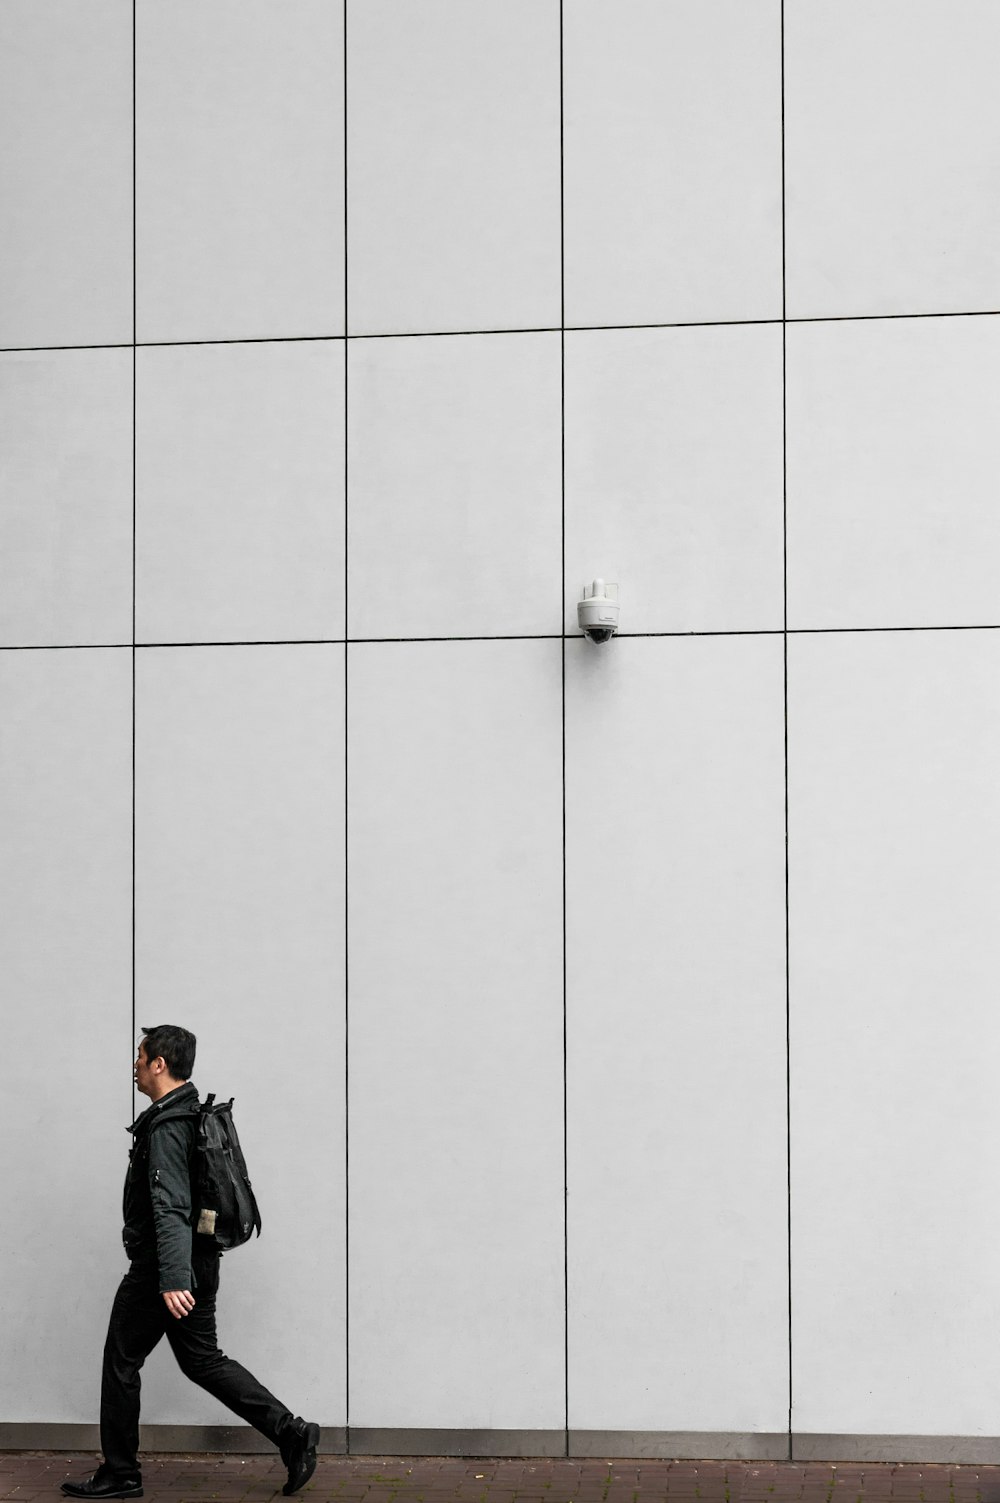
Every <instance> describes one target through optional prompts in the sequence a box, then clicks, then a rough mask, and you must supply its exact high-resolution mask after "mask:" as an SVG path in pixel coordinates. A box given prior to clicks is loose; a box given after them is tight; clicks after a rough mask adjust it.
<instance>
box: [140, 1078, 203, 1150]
mask: <svg viewBox="0 0 1000 1503" xmlns="http://www.w3.org/2000/svg"><path fill="white" fill-rule="evenodd" d="M197 1103H198V1087H197V1086H196V1085H195V1083H194V1081H192V1080H188V1081H185V1083H184V1084H183V1085H182V1086H175V1088H174V1089H173V1090H172V1091H168V1092H167V1094H166V1095H165V1096H161V1097H160V1099H159V1101H154V1102H152V1103H151V1104H150V1105H149V1106H147V1108H146V1110H145V1111H144V1112H140V1113H139V1115H138V1117H136V1119H135V1121H134V1122H133V1123H132V1125H131V1126H130V1127H127V1128H126V1129H125V1131H126V1132H130V1133H131V1134H132V1136H133V1137H135V1138H137V1137H138V1136H139V1134H140V1133H142V1132H146V1131H147V1130H148V1128H149V1127H150V1125H151V1123H152V1120H153V1118H154V1117H155V1116H158V1115H159V1114H160V1113H161V1112H163V1111H164V1110H165V1109H166V1108H168V1107H169V1108H170V1115H171V1116H173V1115H174V1111H173V1109H174V1108H175V1107H179V1108H180V1110H181V1112H187V1111H190V1109H191V1107H192V1106H196V1105H197Z"/></svg>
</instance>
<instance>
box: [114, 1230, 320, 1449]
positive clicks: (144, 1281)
mask: <svg viewBox="0 0 1000 1503" xmlns="http://www.w3.org/2000/svg"><path fill="white" fill-rule="evenodd" d="M195 1282H196V1284H197V1288H196V1289H195V1291H194V1295H195V1306H194V1309H193V1310H192V1311H191V1314H190V1315H185V1316H184V1317H183V1319H182V1320H178V1319H177V1318H176V1317H175V1316H173V1315H171V1313H170V1311H169V1310H168V1309H167V1307H166V1305H165V1304H164V1302H163V1296H162V1295H161V1294H160V1292H159V1280H158V1278H157V1274H156V1269H155V1266H154V1267H153V1268H152V1269H143V1268H140V1267H139V1266H137V1265H136V1264H133V1265H132V1267H131V1268H130V1269H129V1272H128V1273H127V1274H126V1275H125V1277H124V1278H123V1279H122V1281H121V1284H120V1285H119V1288H118V1293H117V1294H116V1295H115V1302H114V1304H113V1305H112V1307H111V1320H110V1321H109V1323H108V1339H107V1341H106V1342H105V1344H104V1368H103V1371H102V1374H101V1448H102V1449H103V1451H104V1460H105V1463H106V1465H107V1467H108V1469H109V1471H111V1472H112V1473H113V1474H114V1475H115V1476H118V1477H137V1476H138V1475H139V1455H138V1452H139V1389H140V1379H139V1370H140V1368H141V1367H142V1364H143V1363H144V1362H145V1360H146V1358H147V1357H148V1356H149V1354H150V1352H151V1351H152V1350H153V1348H154V1346H155V1345H156V1343H157V1342H158V1341H159V1339H160V1337H161V1336H163V1335H164V1334H165V1335H166V1338H167V1340H168V1341H169V1342H170V1345H171V1347H172V1349H173V1353H174V1356H175V1357H176V1358H177V1361H178V1362H179V1364H180V1368H181V1372H182V1373H184V1375H185V1376H186V1377H188V1378H190V1379H191V1381H192V1382H194V1383H198V1384H199V1385H200V1386H201V1387H202V1388H205V1389H207V1390H208V1392H209V1393H211V1394H214V1395H215V1397H216V1398H217V1399H220V1400H221V1401H222V1403H223V1404H225V1405H227V1407H228V1408H230V1409H232V1410H233V1412H234V1413H235V1414H238V1415H239V1417H240V1419H242V1420H246V1422H247V1423H248V1424H250V1425H253V1426H254V1428H255V1429H257V1430H259V1431H260V1432H261V1433H262V1434H263V1435H266V1436H267V1438H268V1440H270V1441H271V1442H272V1443H273V1444H274V1445H277V1444H278V1442H279V1439H280V1436H281V1433H282V1431H283V1430H284V1428H285V1426H286V1425H287V1423H288V1421H289V1420H290V1419H291V1418H292V1414H291V1411H290V1410H289V1409H287V1408H286V1407H285V1405H284V1404H281V1403H279V1402H278V1400H277V1399H276V1398H275V1397H274V1394H273V1393H268V1391H267V1389H266V1388H264V1387H263V1386H262V1385H261V1384H260V1383H258V1382H257V1379H256V1378H255V1377H254V1376H253V1375H252V1374H251V1373H248V1372H247V1370H246V1368H245V1367H241V1366H240V1365H239V1363H238V1362H233V1361H232V1360H231V1358H229V1357H226V1356H224V1355H223V1353H222V1352H220V1351H219V1344H218V1340H217V1338H216V1334H215V1296H216V1293H217V1292H218V1288H219V1259H218V1258H217V1257H210V1258H205V1259H201V1258H199V1259H196V1261H195Z"/></svg>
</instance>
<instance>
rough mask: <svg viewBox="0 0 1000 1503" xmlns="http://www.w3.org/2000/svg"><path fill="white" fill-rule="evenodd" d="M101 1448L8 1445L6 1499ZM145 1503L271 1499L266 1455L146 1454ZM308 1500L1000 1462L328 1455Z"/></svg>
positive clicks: (505, 1498)
mask: <svg viewBox="0 0 1000 1503" xmlns="http://www.w3.org/2000/svg"><path fill="white" fill-rule="evenodd" d="M98 1459H99V1458H97V1457H95V1456H94V1455H93V1454H86V1455H70V1454H68V1453H66V1452H53V1451H19V1452H9V1453H0V1499H6V1500H11V1503H35V1500H38V1503H45V1500H48V1499H60V1498H61V1497H62V1495H61V1493H60V1492H59V1484H60V1482H62V1481H63V1480H64V1479H65V1478H66V1477H82V1476H86V1475H87V1474H88V1473H89V1472H91V1471H93V1469H94V1467H95V1465H96V1464H97V1460H98ZM143 1480H144V1487H145V1503H270V1500H271V1499H273V1498H275V1497H276V1496H277V1497H280V1496H281V1485H282V1483H283V1482H284V1480H285V1473H284V1469H283V1467H282V1466H281V1464H280V1462H279V1461H278V1459H277V1457H275V1458H274V1460H271V1459H270V1458H269V1457H267V1456H148V1457H147V1458H146V1459H145V1462H144V1467H143ZM300 1496H301V1497H302V1499H303V1503H661V1500H663V1503H669V1500H673V1503H678V1500H680V1503H791V1500H797V1503H890V1500H894V1503H1000V1466H931V1465H917V1464H912V1465H906V1466H901V1465H897V1464H894V1463H886V1462H882V1463H874V1464H873V1463H868V1464H865V1465H861V1464H846V1463H845V1464H843V1465H840V1464H838V1465H832V1464H831V1463H829V1462H759V1461H605V1460H580V1459H577V1460H573V1459H565V1460H563V1459H559V1460H551V1461H550V1460H532V1459H530V1458H529V1459H527V1460H519V1459H518V1460H507V1459H504V1460H497V1459H489V1460H487V1459H476V1458H474V1457H473V1458H467V1457H462V1458H457V1457H440V1456H429V1457H419V1456H406V1457H398V1456H363V1457H362V1456H321V1457H320V1460H319V1465H318V1467H317V1469H316V1475H315V1476H314V1477H313V1479H312V1481H311V1482H310V1483H309V1484H308V1485H307V1486H306V1487H305V1488H304V1489H303V1491H302V1493H301V1494H300Z"/></svg>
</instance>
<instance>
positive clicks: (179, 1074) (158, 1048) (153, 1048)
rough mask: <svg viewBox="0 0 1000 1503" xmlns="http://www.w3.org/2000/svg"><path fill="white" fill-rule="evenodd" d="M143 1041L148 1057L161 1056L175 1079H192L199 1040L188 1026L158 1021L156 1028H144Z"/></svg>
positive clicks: (157, 1057) (156, 1057) (150, 1058)
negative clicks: (190, 1031) (175, 1025)
mask: <svg viewBox="0 0 1000 1503" xmlns="http://www.w3.org/2000/svg"><path fill="white" fill-rule="evenodd" d="M142 1032H143V1040H142V1041H143V1043H144V1044H145V1046H146V1058H147V1059H149V1060H153V1059H159V1058H160V1057H161V1056H162V1058H163V1061H164V1063H165V1064H166V1067H167V1069H168V1070H169V1071H170V1073H171V1075H172V1076H173V1077H174V1079H175V1080H190V1079H191V1071H192V1070H193V1069H194V1051H195V1049H196V1048H197V1046H198V1040H197V1039H196V1038H195V1036H194V1034H193V1033H188V1031H187V1029H186V1028H175V1027H174V1026H173V1024H172V1023H157V1025H156V1027H155V1028H143V1030H142Z"/></svg>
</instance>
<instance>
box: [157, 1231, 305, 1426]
mask: <svg viewBox="0 0 1000 1503" xmlns="http://www.w3.org/2000/svg"><path fill="white" fill-rule="evenodd" d="M195 1276H196V1280H197V1284H198V1287H197V1289H196V1290H195V1291H194V1295H195V1305H194V1309H193V1310H192V1311H191V1313H190V1315H185V1316H184V1317H183V1319H181V1320H176V1319H175V1318H174V1316H172V1315H170V1314H169V1312H168V1313H167V1323H166V1332H167V1340H168V1341H169V1342H170V1345H171V1347H172V1348H173V1353H174V1356H175V1357H176V1358H177V1361H178V1363H179V1364H180V1368H181V1371H182V1372H183V1373H184V1375H185V1376H186V1377H188V1378H190V1379H191V1381H192V1382H193V1383H197V1384H199V1386H200V1387H202V1388H205V1389H207V1390H208V1392H209V1393H210V1394H213V1395H214V1397H215V1398H217V1399H219V1400H220V1402H221V1403H223V1404H225V1405H226V1407H227V1408H228V1409H231V1410H232V1411H233V1413H234V1414H238V1415H239V1417H240V1419H242V1420H246V1422H247V1424H248V1425H253V1427H254V1429H255V1430H259V1431H260V1432H261V1434H262V1435H266V1436H267V1438H268V1440H269V1441H270V1442H271V1443H272V1445H275V1446H278V1447H279V1448H280V1447H281V1442H282V1435H283V1433H284V1431H285V1430H286V1429H287V1428H288V1426H289V1424H290V1422H291V1420H292V1418H293V1416H292V1412H291V1410H290V1409H289V1408H288V1407H287V1406H286V1405H285V1404H282V1403H281V1401H280V1400H279V1399H276V1398H275V1396H274V1394H273V1393H269V1392H268V1390H267V1389H266V1388H265V1387H264V1385H263V1384H262V1383H259V1382H258V1381H257V1379H256V1378H255V1377H254V1376H253V1374H252V1373H249V1372H247V1370H246V1368H245V1367H241V1366H240V1364H239V1363H238V1362H234V1361H233V1360H232V1358H231V1357H227V1356H225V1354H224V1353H223V1352H221V1351H220V1350H219V1343H218V1337H217V1336H216V1330H215V1296H216V1293H217V1291H218V1287H219V1259H218V1258H217V1257H211V1258H205V1259H202V1258H199V1259H198V1260H197V1261H196V1265H195Z"/></svg>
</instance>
